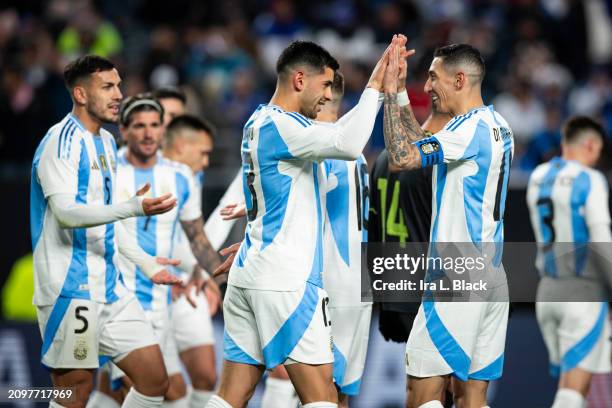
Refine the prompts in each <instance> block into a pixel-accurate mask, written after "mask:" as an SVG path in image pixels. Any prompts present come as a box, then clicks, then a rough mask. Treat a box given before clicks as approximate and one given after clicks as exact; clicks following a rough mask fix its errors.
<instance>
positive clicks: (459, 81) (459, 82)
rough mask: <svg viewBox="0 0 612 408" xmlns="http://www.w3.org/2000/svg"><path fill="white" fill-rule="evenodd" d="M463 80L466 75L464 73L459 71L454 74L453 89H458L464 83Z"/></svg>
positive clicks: (465, 79) (461, 87)
mask: <svg viewBox="0 0 612 408" xmlns="http://www.w3.org/2000/svg"><path fill="white" fill-rule="evenodd" d="M465 81H467V77H466V75H465V73H463V72H461V71H459V72H457V74H456V75H455V84H454V85H455V90H457V91H460V90H461V89H463V87H464V86H465V85H466V83H465Z"/></svg>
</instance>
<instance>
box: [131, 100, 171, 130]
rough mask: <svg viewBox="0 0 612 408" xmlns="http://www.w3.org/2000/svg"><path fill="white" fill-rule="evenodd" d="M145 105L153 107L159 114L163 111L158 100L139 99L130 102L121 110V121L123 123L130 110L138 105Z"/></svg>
mask: <svg viewBox="0 0 612 408" xmlns="http://www.w3.org/2000/svg"><path fill="white" fill-rule="evenodd" d="M145 105H146V106H151V107H153V109H155V110H156V111H158V112H159V113H160V114H161V113H162V112H163V108H162V107H161V105H160V104H159V102H157V101H156V100H154V99H139V100H137V101H136V102H134V103H132V104H131V105H130V106H128V107H127V108H125V110H124V111H123V112H121V123H123V124H124V123H125V122H126V119H127V118H128V117H129V115H130V112H132V111H133V110H134V109H135V108H137V107H139V106H145Z"/></svg>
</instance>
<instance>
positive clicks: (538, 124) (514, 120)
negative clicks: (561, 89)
mask: <svg viewBox="0 0 612 408" xmlns="http://www.w3.org/2000/svg"><path fill="white" fill-rule="evenodd" d="M493 104H494V105H495V109H496V110H497V111H498V112H499V113H500V114H501V115H502V116H503V117H504V118H506V120H507V121H508V124H510V127H512V131H513V132H514V140H515V143H516V146H515V155H516V156H519V155H520V154H522V152H523V148H524V147H525V146H526V145H527V144H528V143H529V142H530V141H531V139H532V138H533V135H534V134H536V133H537V132H540V131H541V130H542V129H544V125H545V120H546V118H545V115H544V107H543V106H542V103H541V102H540V101H538V100H537V99H536V98H535V96H534V93H533V90H532V89H531V86H530V84H529V83H528V82H527V81H526V80H524V79H518V78H514V79H511V80H510V81H509V86H508V91H507V92H504V93H502V94H500V95H498V96H497V97H496V98H495V99H494V100H493Z"/></svg>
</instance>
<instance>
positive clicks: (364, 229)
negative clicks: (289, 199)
mask: <svg viewBox="0 0 612 408" xmlns="http://www.w3.org/2000/svg"><path fill="white" fill-rule="evenodd" d="M323 169H324V174H325V176H326V177H325V178H326V183H325V193H326V198H325V207H326V217H325V225H324V238H323V242H324V246H323V252H324V257H323V258H324V268H323V284H324V288H325V290H326V291H327V293H328V294H329V298H330V299H331V300H330V304H331V305H332V306H334V307H337V306H360V305H361V304H362V303H361V243H362V242H367V241H368V214H369V211H370V201H369V189H370V183H369V174H368V165H367V163H366V160H365V157H363V155H361V157H359V159H357V160H355V161H343V160H325V161H324V162H323Z"/></svg>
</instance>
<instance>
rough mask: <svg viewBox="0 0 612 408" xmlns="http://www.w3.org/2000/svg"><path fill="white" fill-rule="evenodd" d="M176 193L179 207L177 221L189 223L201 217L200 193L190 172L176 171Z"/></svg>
mask: <svg viewBox="0 0 612 408" xmlns="http://www.w3.org/2000/svg"><path fill="white" fill-rule="evenodd" d="M176 191H177V198H178V207H179V219H180V220H181V221H191V220H195V219H196V218H199V217H201V216H202V208H201V205H200V201H201V197H200V191H199V189H198V188H197V187H196V184H195V180H194V178H193V174H190V171H183V170H180V171H177V173H176Z"/></svg>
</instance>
